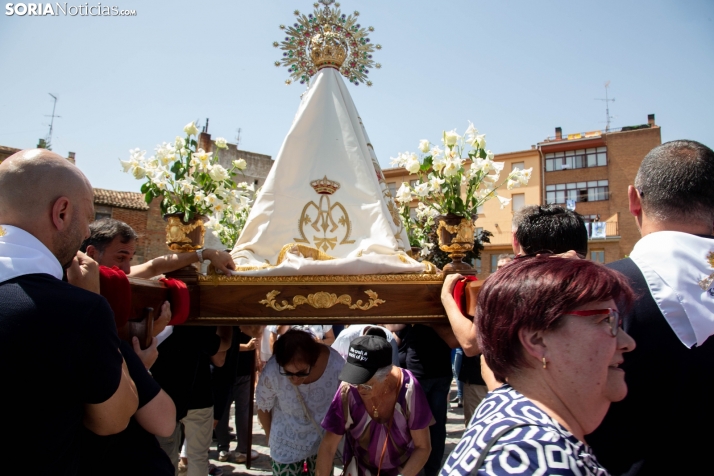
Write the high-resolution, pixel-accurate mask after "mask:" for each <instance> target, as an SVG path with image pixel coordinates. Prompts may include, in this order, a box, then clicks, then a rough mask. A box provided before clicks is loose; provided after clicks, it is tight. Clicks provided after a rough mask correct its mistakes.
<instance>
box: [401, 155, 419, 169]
mask: <svg viewBox="0 0 714 476" xmlns="http://www.w3.org/2000/svg"><path fill="white" fill-rule="evenodd" d="M404 168H405V169H407V172H409V173H410V174H415V173H417V172H419V169H420V168H421V163H420V162H419V158H418V157H417V155H416V154H414V153H411V154H409V156H408V158H407V161H406V162H405V163H404Z"/></svg>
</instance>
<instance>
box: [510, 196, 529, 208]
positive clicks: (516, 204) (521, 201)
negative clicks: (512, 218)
mask: <svg viewBox="0 0 714 476" xmlns="http://www.w3.org/2000/svg"><path fill="white" fill-rule="evenodd" d="M511 198H512V201H511V207H512V209H513V211H514V212H517V211H519V210H520V209H521V208H523V207H525V206H526V194H525V193H514V194H513V195H511Z"/></svg>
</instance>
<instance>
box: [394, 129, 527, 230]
mask: <svg viewBox="0 0 714 476" xmlns="http://www.w3.org/2000/svg"><path fill="white" fill-rule="evenodd" d="M441 141H442V143H443V146H444V149H441V148H440V147H439V146H432V144H431V143H430V142H429V141H428V140H426V139H424V140H421V141H420V142H419V150H420V151H421V153H422V156H421V158H420V157H419V156H418V155H417V154H416V153H413V152H404V153H400V154H399V155H398V156H397V157H396V158H392V163H391V165H392V166H394V167H404V168H405V169H406V170H407V171H408V172H409V173H412V174H417V177H418V179H417V182H416V184H415V185H414V186H413V187H412V186H410V185H409V184H408V183H406V182H405V183H403V184H402V186H401V187H400V188H399V190H397V196H396V197H395V199H396V200H397V201H398V202H399V203H401V204H403V205H404V204H407V205H408V204H409V203H410V202H411V201H412V200H413V199H414V198H416V199H417V200H419V205H418V206H419V210H420V212H421V214H422V215H425V214H426V215H429V216H430V217H431V219H433V218H434V217H435V216H438V215H455V216H460V217H464V218H472V217H474V216H475V215H476V214H477V210H478V208H479V207H480V206H481V205H483V204H484V203H485V202H487V201H488V200H490V199H492V198H493V197H497V198H498V200H499V202H500V203H501V208H504V207H505V206H506V205H508V203H509V202H510V201H511V200H510V199H509V198H505V197H501V196H499V195H497V194H496V190H497V189H498V188H500V187H501V186H503V185H504V184H505V185H506V187H507V188H508V189H509V190H511V189H513V188H516V187H520V186H521V185H526V184H527V183H528V180H529V179H530V177H531V172H532V171H533V169H532V168H530V169H526V170H520V169H516V170H513V171H512V172H511V173H509V174H508V176H507V177H506V178H505V179H503V180H502V181H501V182H500V183H499V180H500V176H501V172H502V170H503V163H502V162H495V161H494V160H493V153H492V152H491V151H490V150H486V136H485V134H479V133H478V130H477V129H476V128H475V127H474V125H473V124H472V123H471V122H469V127H468V128H467V129H466V132H465V133H464V135H463V136H460V135H459V134H457V133H456V130H452V131H448V132H446V131H444V132H443V133H442V138H441ZM426 209H429V210H430V211H431V213H427V210H426Z"/></svg>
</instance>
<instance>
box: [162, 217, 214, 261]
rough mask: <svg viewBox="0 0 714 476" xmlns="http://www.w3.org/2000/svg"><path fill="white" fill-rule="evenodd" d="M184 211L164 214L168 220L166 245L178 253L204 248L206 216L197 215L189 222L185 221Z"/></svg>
mask: <svg viewBox="0 0 714 476" xmlns="http://www.w3.org/2000/svg"><path fill="white" fill-rule="evenodd" d="M183 216H184V214H183V213H172V214H169V215H164V220H166V246H168V247H169V249H170V250H171V251H175V252H177V253H187V252H190V251H196V250H198V249H201V248H203V236H204V235H205V233H206V228H205V227H204V226H203V223H204V222H205V221H206V217H205V216H203V215H199V216H195V217H193V219H192V220H190V221H189V222H188V223H186V222H184V221H183Z"/></svg>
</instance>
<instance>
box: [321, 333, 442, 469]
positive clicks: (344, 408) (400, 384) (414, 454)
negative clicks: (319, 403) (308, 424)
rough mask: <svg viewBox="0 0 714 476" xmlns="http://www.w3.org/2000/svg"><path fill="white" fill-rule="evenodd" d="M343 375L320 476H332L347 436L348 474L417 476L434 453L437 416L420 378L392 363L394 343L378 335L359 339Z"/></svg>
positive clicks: (326, 420)
mask: <svg viewBox="0 0 714 476" xmlns="http://www.w3.org/2000/svg"><path fill="white" fill-rule="evenodd" d="M339 378H340V380H342V385H340V388H339V389H338V390H337V393H336V394H335V397H334V398H333V399H332V404H331V405H330V408H329V410H328V411H327V414H326V415H325V418H324V420H323V421H322V427H323V428H324V429H325V436H324V437H323V440H322V444H321V445H320V449H319V451H318V454H317V467H316V470H317V475H320V476H329V475H331V474H332V461H333V459H334V456H335V451H336V450H337V446H338V444H339V442H340V439H341V438H342V435H344V436H345V447H344V451H343V462H344V465H345V472H344V474H345V475H346V476H377V475H384V476H396V475H398V474H401V475H405V476H414V475H416V474H417V473H418V472H419V471H420V470H421V469H422V467H423V466H424V463H426V460H427V459H428V458H429V453H430V452H431V440H430V437H429V426H430V425H432V424H433V423H434V418H433V417H432V414H431V411H430V410H429V403H428V402H427V400H426V396H425V395H424V392H423V391H422V389H421V387H420V386H419V383H418V382H417V380H416V378H414V376H413V375H412V374H411V373H410V372H409V371H408V370H405V369H400V368H399V367H394V366H393V365H392V347H391V344H389V342H388V341H387V340H386V339H385V338H383V337H380V336H376V335H365V336H361V337H358V338H356V339H354V340H353V341H352V342H351V343H350V349H349V352H348V354H347V363H346V364H345V366H344V367H343V369H342V372H341V373H340V377H339Z"/></svg>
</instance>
